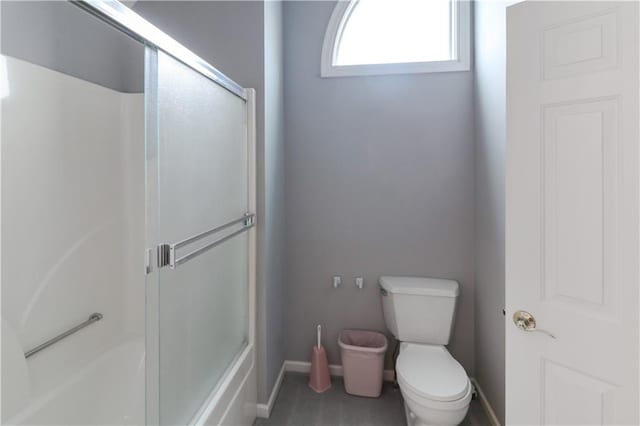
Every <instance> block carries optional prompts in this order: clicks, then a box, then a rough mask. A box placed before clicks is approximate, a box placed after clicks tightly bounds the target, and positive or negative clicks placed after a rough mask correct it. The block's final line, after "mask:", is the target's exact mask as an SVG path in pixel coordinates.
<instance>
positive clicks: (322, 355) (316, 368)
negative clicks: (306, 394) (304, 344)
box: [309, 324, 331, 393]
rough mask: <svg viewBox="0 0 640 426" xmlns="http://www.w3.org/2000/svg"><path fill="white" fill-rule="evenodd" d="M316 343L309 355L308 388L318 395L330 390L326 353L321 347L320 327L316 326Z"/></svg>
mask: <svg viewBox="0 0 640 426" xmlns="http://www.w3.org/2000/svg"><path fill="white" fill-rule="evenodd" d="M317 331H318V335H317V337H318V342H317V345H315V346H314V347H313V353H312V354H311V374H310V376H309V387H310V388H311V389H313V390H314V391H316V392H318V393H322V392H324V391H326V390H329V388H331V378H330V377H329V362H328V361H327V353H326V352H325V350H324V348H323V347H322V327H321V326H320V324H318V327H317Z"/></svg>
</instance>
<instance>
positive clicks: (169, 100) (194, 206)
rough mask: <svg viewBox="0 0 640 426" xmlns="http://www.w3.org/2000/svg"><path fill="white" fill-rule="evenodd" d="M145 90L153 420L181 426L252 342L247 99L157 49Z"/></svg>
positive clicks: (150, 411)
mask: <svg viewBox="0 0 640 426" xmlns="http://www.w3.org/2000/svg"><path fill="white" fill-rule="evenodd" d="M146 84H147V86H148V91H147V92H146V93H148V94H149V95H148V97H147V219H148V231H147V233H148V236H147V237H148V238H147V241H148V242H152V244H153V245H151V244H150V245H149V247H157V252H158V261H159V263H160V265H159V267H158V269H157V270H156V271H154V272H153V273H151V274H150V275H148V277H149V279H148V282H147V286H148V289H147V301H148V303H147V306H148V307H151V309H149V311H150V312H149V317H148V319H147V334H148V347H147V360H148V361H147V362H148V376H149V377H148V380H147V389H148V401H147V415H148V419H151V421H153V418H154V417H157V421H158V423H160V424H167V425H169V424H171V425H173V424H185V423H188V422H190V421H191V420H192V419H193V418H194V416H195V415H197V414H198V411H199V410H201V407H202V406H203V404H204V403H205V401H206V400H207V398H208V397H209V396H210V395H211V394H212V392H213V391H214V390H215V389H216V387H217V386H219V383H220V381H221V379H222V378H223V377H224V375H225V373H226V372H227V371H228V369H229V368H230V367H231V366H232V365H233V363H234V360H235V359H236V358H237V357H238V355H239V354H240V353H241V352H242V350H243V348H244V347H245V346H246V345H247V342H248V317H249V312H248V308H249V294H248V288H249V287H248V282H249V240H248V238H249V237H248V234H249V233H248V232H244V231H246V230H247V229H248V228H250V227H251V226H253V220H254V219H253V216H252V215H251V214H249V211H250V199H249V195H250V184H249V176H250V170H249V160H248V158H249V156H248V154H249V152H248V149H249V148H248V136H247V118H248V117H247V111H248V110H247V101H246V100H245V99H244V98H243V97H242V96H239V95H238V94H236V93H233V92H232V91H229V90H227V89H225V88H224V87H223V86H221V85H219V84H218V83H216V82H214V81H213V80H212V79H210V78H208V77H206V76H204V75H203V74H201V73H199V72H197V71H195V70H194V69H192V68H190V67H188V66H186V65H184V64H183V63H181V62H179V61H177V60H175V59H174V58H173V57H171V56H169V55H167V54H165V53H163V52H162V51H159V50H156V49H154V48H151V47H149V48H148V50H147V83H146ZM153 257H155V256H153ZM153 268H156V265H153ZM154 307H155V308H154ZM156 308H157V309H156ZM149 399H151V401H149Z"/></svg>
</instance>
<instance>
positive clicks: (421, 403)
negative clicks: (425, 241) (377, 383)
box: [379, 276, 473, 426]
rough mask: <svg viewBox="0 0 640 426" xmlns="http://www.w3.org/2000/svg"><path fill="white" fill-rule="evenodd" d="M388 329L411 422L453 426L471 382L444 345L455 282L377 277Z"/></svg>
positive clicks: (449, 329)
mask: <svg viewBox="0 0 640 426" xmlns="http://www.w3.org/2000/svg"><path fill="white" fill-rule="evenodd" d="M379 283H380V293H381V295H382V309H383V312H384V319H385V323H386V325H387V328H388V329H389V331H391V333H392V334H393V335H394V336H395V338H396V339H398V340H399V341H400V342H402V343H401V344H400V355H399V356H398V359H397V361H396V373H397V376H398V377H397V378H398V384H399V385H400V392H401V393H402V397H403V398H404V401H405V411H406V414H407V424H408V425H409V426H426V425H443V426H448V425H457V424H460V423H461V422H462V420H463V419H464V417H465V416H466V414H467V411H468V410H469V403H470V402H471V394H472V392H473V386H472V385H471V382H470V381H469V378H468V377H467V373H466V372H465V371H464V368H463V367H462V365H460V363H459V362H458V361H456V360H455V359H454V358H453V356H451V354H450V353H449V351H448V350H447V348H446V347H445V346H444V345H446V344H448V343H449V338H450V337H451V333H452V330H453V319H454V317H455V308H456V299H457V298H458V294H459V286H458V283H457V282H456V281H453V280H446V279H441V278H421V277H390V276H384V277H380V279H379Z"/></svg>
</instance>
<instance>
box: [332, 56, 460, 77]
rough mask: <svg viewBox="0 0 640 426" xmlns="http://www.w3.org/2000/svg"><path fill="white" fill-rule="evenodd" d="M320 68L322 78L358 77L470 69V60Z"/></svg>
mask: <svg viewBox="0 0 640 426" xmlns="http://www.w3.org/2000/svg"><path fill="white" fill-rule="evenodd" d="M321 68H322V69H321V70H320V76H321V77H322V78H332V77H358V76H368V75H389V74H422V73H436V72H459V71H469V70H470V67H469V61H468V60H466V61H462V60H458V61H438V62H411V63H401V64H366V65H325V64H323V65H322V67H321Z"/></svg>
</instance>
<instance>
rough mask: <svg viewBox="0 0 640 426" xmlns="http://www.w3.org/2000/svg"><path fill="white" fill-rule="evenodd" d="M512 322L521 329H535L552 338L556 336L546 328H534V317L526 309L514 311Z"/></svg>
mask: <svg viewBox="0 0 640 426" xmlns="http://www.w3.org/2000/svg"><path fill="white" fill-rule="evenodd" d="M513 323H514V324H515V325H516V327H518V328H519V329H520V330H522V331H530V332H534V331H537V332H538V333H543V334H546V335H547V336H549V337H551V338H552V339H555V338H556V336H554V335H553V334H552V333H550V332H548V331H547V330H541V329H539V328H536V319H535V318H534V317H533V315H531V314H530V313H529V312H527V311H516V312H514V314H513Z"/></svg>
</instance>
